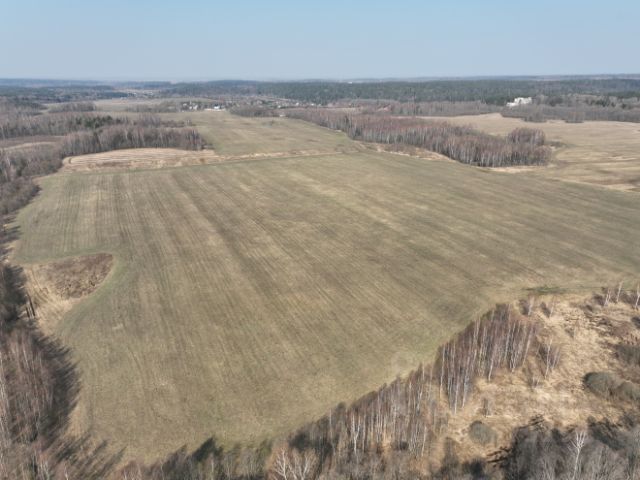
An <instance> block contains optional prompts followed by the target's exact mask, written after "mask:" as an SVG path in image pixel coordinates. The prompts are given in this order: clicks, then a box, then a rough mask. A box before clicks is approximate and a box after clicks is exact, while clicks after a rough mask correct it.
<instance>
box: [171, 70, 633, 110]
mask: <svg viewBox="0 0 640 480" xmlns="http://www.w3.org/2000/svg"><path fill="white" fill-rule="evenodd" d="M161 92H162V94H163V95H182V96H208V95H220V94H240V95H258V96H260V95H262V96H271V97H279V98H288V99H293V100H297V101H300V102H305V103H316V104H320V105H326V104H328V103H332V102H337V101H339V100H345V99H346V100H360V99H383V100H396V101H400V102H410V101H411V102H442V101H447V102H468V101H471V102H473V101H480V102H483V103H486V104H491V105H499V106H502V105H504V104H505V103H506V102H509V101H511V100H513V99H514V98H515V97H535V96H539V95H545V96H548V97H555V96H558V95H569V94H591V95H609V96H618V97H624V98H626V97H640V78H638V77H630V78H622V77H615V78H608V79H594V78H587V77H583V78H580V77H578V78H565V79H563V78H551V79H543V78H535V77H531V78H494V79H465V80H457V79H452V80H425V81H397V80H390V81H354V82H331V81H306V82H248V81H216V82H201V83H181V84H176V85H171V86H170V87H168V88H165V89H163V90H161Z"/></svg>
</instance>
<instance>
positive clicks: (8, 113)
mask: <svg viewBox="0 0 640 480" xmlns="http://www.w3.org/2000/svg"><path fill="white" fill-rule="evenodd" d="M19 105H20V104H15V103H7V102H5V103H2V104H0V107H2V106H4V107H6V108H5V110H2V111H0V141H2V139H5V140H6V139H12V138H15V137H18V138H19V139H20V140H24V139H25V138H34V140H37V139H38V138H37V137H39V136H42V135H45V136H46V140H47V141H45V142H34V144H33V145H27V146H22V145H19V144H18V145H15V146H8V147H5V148H0V215H6V214H8V213H11V212H14V211H16V210H17V209H18V208H20V207H21V206H23V205H25V204H26V203H27V202H28V201H29V199H30V198H32V197H33V196H34V195H35V194H36V193H37V191H38V187H37V186H36V184H35V183H34V182H33V181H32V178H33V177H35V176H38V175H46V174H49V173H53V172H55V171H56V170H58V168H60V167H61V166H62V160H63V159H64V158H65V157H67V156H71V155H84V154H88V153H97V152H105V151H109V150H117V149H123V148H169V147H171V148H181V149H185V150H199V149H201V148H203V146H204V140H203V139H202V137H201V136H200V135H199V133H198V131H197V130H196V129H195V128H193V127H187V126H184V125H183V124H182V123H177V122H174V121H166V120H163V119H162V118H160V117H158V116H154V115H148V114H147V115H139V116H137V117H135V118H129V117H124V118H118V117H112V116H110V115H101V114H97V113H93V112H92V111H84V110H86V109H90V108H91V107H90V106H89V105H84V104H80V105H78V104H74V105H72V106H70V107H68V109H67V108H63V109H62V110H63V111H62V112H61V113H45V114H40V112H39V111H38V113H37V114H35V113H33V112H34V111H33V109H32V107H25V108H21V107H20V106H19ZM25 141H27V140H25ZM27 142H28V141H27ZM0 145H1V144H0Z"/></svg>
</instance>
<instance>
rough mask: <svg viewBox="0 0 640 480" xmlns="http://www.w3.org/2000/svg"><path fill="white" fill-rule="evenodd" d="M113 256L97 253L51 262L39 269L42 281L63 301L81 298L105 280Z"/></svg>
mask: <svg viewBox="0 0 640 480" xmlns="http://www.w3.org/2000/svg"><path fill="white" fill-rule="evenodd" d="M112 264H113V256H112V255H110V254H108V253H98V254H96V255H87V256H84V257H75V258H68V259H66V260H62V261H60V262H53V263H49V264H46V265H42V266H41V267H40V274H41V276H42V281H44V282H46V283H47V284H49V285H50V286H51V289H52V290H53V293H55V294H56V295H58V296H59V297H61V298H63V299H73V298H82V297H84V296H86V295H89V294H90V293H91V292H93V291H94V290H95V289H96V288H98V286H99V285H100V284H101V283H102V281H103V280H104V279H105V278H106V276H107V274H108V273H109V271H110V270H111V266H112Z"/></svg>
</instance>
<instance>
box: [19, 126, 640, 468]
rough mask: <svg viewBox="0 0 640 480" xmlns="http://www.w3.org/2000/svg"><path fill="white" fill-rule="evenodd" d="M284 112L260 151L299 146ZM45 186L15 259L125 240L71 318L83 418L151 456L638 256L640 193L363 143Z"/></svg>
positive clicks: (231, 139)
mask: <svg viewBox="0 0 640 480" xmlns="http://www.w3.org/2000/svg"><path fill="white" fill-rule="evenodd" d="M212 115H214V114H212ZM215 115H222V116H221V117H216V120H215V121H216V122H218V123H216V124H215V128H218V129H219V137H218V138H225V139H226V141H227V142H228V143H227V145H224V144H222V143H221V144H219V145H217V147H218V148H220V149H222V150H224V149H228V150H234V151H235V152H238V151H240V150H242V149H243V148H244V149H254V148H256V149H258V151H259V150H260V145H259V138H256V136H257V135H260V134H261V133H260V132H261V131H263V129H264V128H267V127H266V126H265V125H264V124H263V123H261V122H265V121H266V120H263V119H254V120H249V119H241V122H242V123H241V124H239V123H237V122H238V121H239V120H237V119H235V117H228V116H226V114H215ZM227 118H228V120H227ZM220 119H222V121H221V120H220ZM225 122H232V123H231V125H233V126H234V128H242V129H244V132H229V131H225V130H224V129H225V128H230V127H229V124H227V125H226V126H225ZM278 122H283V124H282V125H277V126H276V128H277V129H278V131H277V132H276V133H274V134H273V136H272V137H270V138H271V140H268V141H265V142H264V144H263V146H262V148H263V149H266V150H269V149H271V151H282V150H284V149H286V148H288V146H289V145H290V144H295V142H294V141H293V140H291V138H290V137H282V136H281V135H280V133H279V132H283V131H289V132H293V133H292V135H293V134H295V132H296V130H295V129H291V128H289V125H290V124H291V122H290V121H285V120H278ZM208 128H212V127H211V125H210V126H209V127H208ZM300 128H301V129H302V130H304V131H305V132H310V133H313V132H317V138H318V139H323V142H324V143H325V144H326V146H327V147H328V148H333V147H334V146H335V143H332V142H338V143H341V142H348V141H347V140H346V139H345V138H344V137H343V136H341V135H338V134H333V133H332V132H328V131H326V130H322V129H316V128H315V127H313V126H310V125H306V124H304V125H303V126H301V127H300ZM212 135H215V130H212ZM245 136H246V137H248V138H246V139H245ZM278 138H284V140H277V139H278ZM302 138H303V140H300V143H301V145H300V148H301V149H303V148H305V147H306V144H305V140H304V137H302ZM274 139H275V140H274ZM245 141H246V143H245ZM221 142H222V141H221ZM278 142H281V143H280V144H279V143H278ZM243 145H244V146H243ZM42 185H43V191H42V194H41V195H40V196H39V197H38V198H37V199H36V200H35V201H34V202H33V203H32V204H30V205H29V206H28V207H27V208H25V209H24V210H23V211H22V212H21V213H20V215H19V217H18V220H17V223H18V225H19V226H20V229H21V232H22V239H21V242H20V244H19V245H18V248H17V251H16V258H17V260H18V261H19V262H22V263H29V262H46V261H50V260H54V259H58V258H62V257H67V256H75V255H80V254H84V253H91V252H112V253H113V254H114V255H115V256H116V261H117V264H116V267H115V271H114V272H113V273H112V274H111V276H110V277H109V280H108V281H107V282H106V284H104V285H103V286H102V287H101V288H99V289H98V290H97V291H96V292H95V293H94V294H93V295H92V296H91V297H89V298H88V299H87V300H85V301H83V302H82V303H80V304H79V305H78V306H77V307H76V308H74V309H73V310H72V311H71V312H70V313H69V314H68V315H67V316H66V317H65V318H64V319H63V321H62V322H60V323H59V324H58V325H57V327H56V329H57V331H58V332H59V334H60V336H61V337H62V338H63V340H64V342H65V343H66V344H67V345H69V346H70V347H71V348H72V349H73V350H74V352H75V356H76V358H77V360H78V362H79V367H80V370H81V373H82V378H83V394H82V398H81V403H80V410H79V413H80V417H79V418H80V420H81V423H82V424H83V425H91V426H93V427H94V429H95V432H96V433H97V435H99V436H102V437H104V438H107V439H109V440H110V441H111V442H112V444H113V445H114V446H116V447H122V446H125V445H126V446H128V447H129V449H128V455H129V456H141V457H144V458H147V459H149V458H153V457H154V456H155V455H159V454H164V453H166V452H168V451H170V450H172V449H175V448H178V447H179V446H181V445H183V444H185V443H188V444H189V446H190V447H194V446H196V445H197V443H198V442H200V441H202V440H204V439H205V438H206V437H208V436H209V435H211V434H215V435H216V436H218V438H220V439H221V440H223V441H224V442H225V443H227V444H229V443H232V442H235V441H248V440H259V439H261V438H264V437H268V436H270V435H273V434H278V433H283V432H286V431H287V430H289V429H290V428H292V427H294V426H296V425H298V424H300V423H301V422H304V421H306V420H309V419H311V418H313V417H316V416H318V415H321V414H323V413H324V412H325V411H326V409H328V407H329V406H330V405H333V404H334V403H336V402H337V401H341V400H345V401H348V400H350V399H353V398H355V397H357V396H360V395H362V394H363V393H365V392H366V391H368V390H369V389H372V388H375V387H377V386H379V385H380V384H382V383H384V382H385V381H389V380H390V379H392V378H393V377H394V376H395V375H396V374H398V373H402V372H403V371H406V370H408V369H410V368H413V367H414V366H415V365H416V364H417V363H418V362H419V361H424V360H429V359H430V357H431V354H432V352H433V351H434V348H435V347H436V346H437V345H438V344H439V343H441V342H442V341H443V340H444V339H446V338H447V337H449V336H450V335H451V334H452V333H453V332H454V331H456V330H458V329H460V328H461V327H462V326H463V325H464V323H465V322H467V321H469V320H471V319H472V318H473V316H474V315H476V314H477V313H479V312H480V311H483V310H484V309H486V308H487V307H488V306H489V305H491V304H492V302H495V301H498V300H506V299H511V298H513V297H514V296H515V295H518V294H520V293H521V289H523V288H526V287H530V286H536V285H541V284H552V285H553V284H560V285H571V286H573V287H580V286H588V287H591V286H593V285H598V284H601V283H604V282H605V281H609V280H612V279H618V278H621V277H626V278H629V279H631V278H633V276H634V274H637V273H638V272H639V271H640V243H639V242H637V241H635V240H636V239H637V238H639V235H640V198H639V197H638V196H637V195H633V194H628V193H620V192H615V191H608V190H603V189H598V188H595V187H589V186H582V185H577V184H569V183H564V182H557V181H550V180H546V179H542V178H535V177H531V178H529V177H527V178H526V181H525V178H524V177H522V176H520V175H510V174H503V173H495V172H486V171H482V170H480V169H475V168H471V167H467V166H463V165H459V164H457V163H454V162H446V161H426V160H419V159H415V158H411V157H406V156H399V155H392V154H377V153H370V152H361V153H352V154H332V155H325V156H318V157H307V158H277V159H261V160H256V161H246V162H240V163H234V164H219V165H205V166H194V167H182V168H174V169H163V170H151V171H131V172H122V173H92V174H80V173H68V174H65V173H60V174H56V175H54V176H50V177H47V178H44V179H43V180H42Z"/></svg>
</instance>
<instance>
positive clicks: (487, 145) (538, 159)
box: [287, 108, 551, 167]
mask: <svg viewBox="0 0 640 480" xmlns="http://www.w3.org/2000/svg"><path fill="white" fill-rule="evenodd" d="M287 116H289V117H291V118H297V119H301V120H306V121H309V122H313V123H316V124H318V125H322V126H324V127H328V128H332V129H335V130H341V131H343V132H345V133H346V134H347V135H349V136H350V137H351V138H354V139H357V140H363V141H366V142H376V143H385V144H400V145H411V146H414V147H419V148H425V149H427V150H431V151H434V152H437V153H441V154H442V155H446V156H447V157H449V158H452V159H454V160H457V161H459V162H462V163H466V164H470V165H478V166H481V167H505V166H522V165H544V164H545V163H546V162H547V160H548V158H549V156H550V153H551V152H550V149H549V148H548V147H546V146H545V145H544V142H545V136H544V133H543V132H542V131H540V130H534V129H518V130H516V131H514V132H512V133H511V134H510V135H508V136H507V137H506V138H503V137H497V136H494V135H489V134H486V133H482V132H479V131H477V130H474V129H472V128H470V127H465V126H459V125H452V124H450V123H447V122H441V121H425V120H421V119H417V118H401V117H393V116H389V115H363V114H358V113H351V112H348V111H339V110H333V109H323V108H316V109H311V108H306V109H290V110H287Z"/></svg>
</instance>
